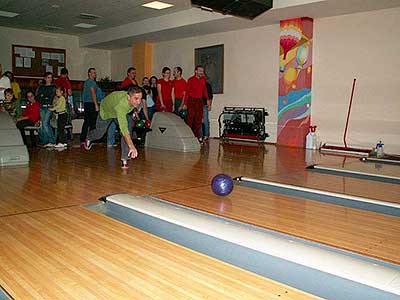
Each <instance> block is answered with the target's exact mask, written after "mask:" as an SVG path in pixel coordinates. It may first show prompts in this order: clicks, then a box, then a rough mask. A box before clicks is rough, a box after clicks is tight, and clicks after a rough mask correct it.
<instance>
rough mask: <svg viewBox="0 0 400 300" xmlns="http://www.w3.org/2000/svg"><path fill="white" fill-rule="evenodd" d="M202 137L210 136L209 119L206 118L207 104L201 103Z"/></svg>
mask: <svg viewBox="0 0 400 300" xmlns="http://www.w3.org/2000/svg"><path fill="white" fill-rule="evenodd" d="M202 125H203V126H202V129H203V138H204V137H207V138H208V137H210V120H209V119H208V106H207V105H203V124H202Z"/></svg>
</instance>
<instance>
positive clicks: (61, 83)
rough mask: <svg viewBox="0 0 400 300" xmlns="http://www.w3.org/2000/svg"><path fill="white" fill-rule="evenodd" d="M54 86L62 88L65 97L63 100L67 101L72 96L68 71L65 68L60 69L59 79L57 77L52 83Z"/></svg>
mask: <svg viewBox="0 0 400 300" xmlns="http://www.w3.org/2000/svg"><path fill="white" fill-rule="evenodd" d="M54 84H55V85H56V87H62V88H64V91H65V95H66V97H65V99H66V100H67V101H68V97H69V96H72V87H71V82H69V79H68V70H67V68H62V69H61V71H60V77H58V78H57V79H56V80H55V81H54ZM71 104H72V103H71Z"/></svg>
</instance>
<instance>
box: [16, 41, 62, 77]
mask: <svg viewBox="0 0 400 300" xmlns="http://www.w3.org/2000/svg"><path fill="white" fill-rule="evenodd" d="M66 61H67V57H66V52H65V49H55V48H42V47H33V46H23V45H12V69H13V73H14V75H15V76H24V77H43V75H44V73H46V72H52V73H53V74H54V76H59V75H60V71H61V69H62V68H64V67H65V66H66Z"/></svg>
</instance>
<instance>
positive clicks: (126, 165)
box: [121, 159, 129, 169]
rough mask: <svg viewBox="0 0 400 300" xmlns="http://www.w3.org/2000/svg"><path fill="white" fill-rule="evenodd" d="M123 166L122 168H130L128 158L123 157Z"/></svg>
mask: <svg viewBox="0 0 400 300" xmlns="http://www.w3.org/2000/svg"><path fill="white" fill-rule="evenodd" d="M121 168H122V169H128V168H129V166H128V161H127V160H125V159H121Z"/></svg>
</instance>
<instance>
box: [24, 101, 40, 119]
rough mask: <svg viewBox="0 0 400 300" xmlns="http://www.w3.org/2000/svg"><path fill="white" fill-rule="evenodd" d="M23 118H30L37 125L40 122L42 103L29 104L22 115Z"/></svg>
mask: <svg viewBox="0 0 400 300" xmlns="http://www.w3.org/2000/svg"><path fill="white" fill-rule="evenodd" d="M22 116H23V117H28V118H29V119H30V120H32V122H33V123H36V122H38V121H39V120H40V103H39V101H36V102H35V103H31V102H28V104H27V105H26V108H25V110H24V112H23V113H22Z"/></svg>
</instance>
